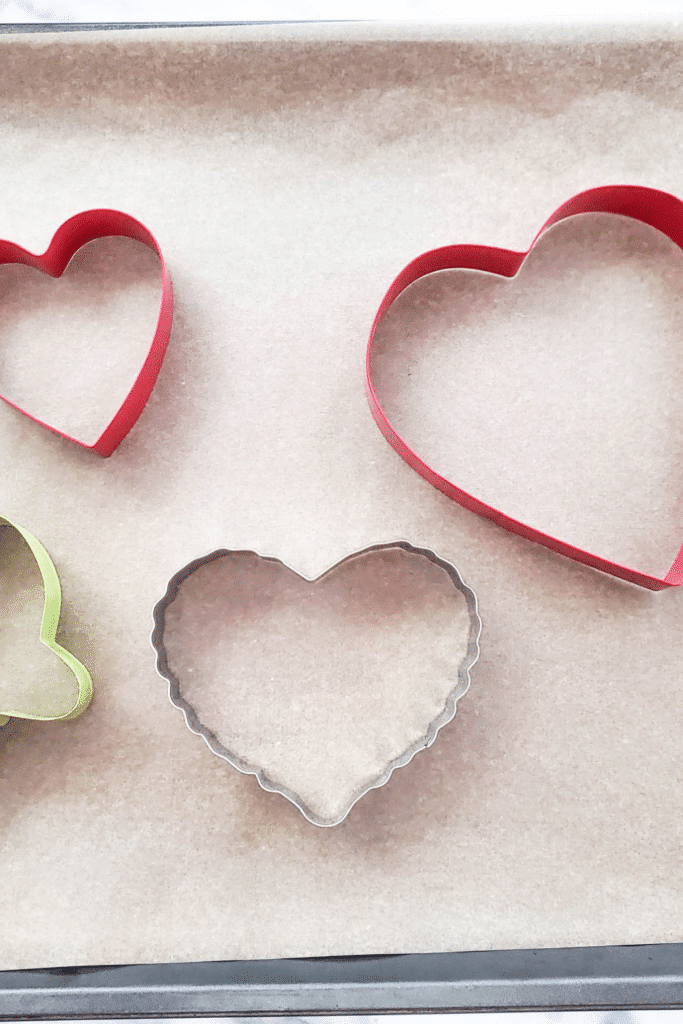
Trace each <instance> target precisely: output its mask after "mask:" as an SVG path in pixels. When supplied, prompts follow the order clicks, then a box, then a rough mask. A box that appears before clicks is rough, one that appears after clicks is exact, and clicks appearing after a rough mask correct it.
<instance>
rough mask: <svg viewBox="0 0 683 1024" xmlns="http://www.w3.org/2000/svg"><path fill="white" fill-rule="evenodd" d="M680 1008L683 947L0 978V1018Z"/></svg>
mask: <svg viewBox="0 0 683 1024" xmlns="http://www.w3.org/2000/svg"><path fill="white" fill-rule="evenodd" d="M681 1006H683V944H670V945H652V946H594V947H587V948H585V949H521V950H507V951H504V952H503V951H491V952H478V953H429V954H410V955H406V956H355V957H324V958H320V959H306V960H250V961H219V962H214V963H189V964H148V965H144V964H137V965H134V966H133V965H131V966H125V967H64V968H52V969H51V970H45V971H35V970H31V971H5V972H0V1020H11V1021H16V1020H28V1019H30V1020H57V1019H68V1020H79V1019H81V1020H82V1019H97V1018H100V1019H106V1018H125V1017H155V1018H163V1017H221V1016H227V1017H237V1016H244V1017H256V1016H265V1017H273V1016H287V1015H297V1016H299V1015H307V1016H309V1015H313V1014H325V1015H336V1014H343V1015H349V1014H381V1013H394V1014H395V1013H447V1012H453V1013H457V1012H473V1011H505V1010H509V1011H520V1010H601V1009H602V1010H604V1009H616V1008H620V1009H639V1010H644V1009H660V1010H661V1009H673V1008H676V1007H681Z"/></svg>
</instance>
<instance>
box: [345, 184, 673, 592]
mask: <svg viewBox="0 0 683 1024" xmlns="http://www.w3.org/2000/svg"><path fill="white" fill-rule="evenodd" d="M579 213H614V214H618V215H620V216H622V217H631V218H632V219H633V220H639V221H642V222H643V224H649V225H650V226H651V227H653V228H656V229H657V230H658V231H661V232H662V234H664V235H666V236H667V237H668V238H670V239H671V241H672V242H675V243H676V245H677V246H678V247H679V248H680V249H683V202H681V200H680V199H677V198H676V196H672V195H670V194H669V193H668V192H660V191H659V190H658V189H654V188H645V187H643V186H640V185H606V186H602V187H601V188H592V189H588V190H587V191H586V192H581V193H579V194H578V195H576V196H573V197H572V198H571V199H569V200H568V201H567V202H566V203H563V204H562V206H560V207H559V209H557V210H555V212H554V213H553V214H552V216H550V217H549V218H548V220H547V221H546V222H545V224H544V225H543V227H542V228H541V230H540V231H539V232H538V234H537V235H536V237H535V238H534V240H533V242H532V243H531V245H530V246H529V248H528V249H527V250H526V252H515V251H514V250H512V249H498V248H493V247H491V246H488V245H446V246H444V247H443V248H440V249H432V250H431V251H430V252H426V253H423V254H422V255H421V256H418V257H417V259H415V260H413V261H412V263H409V264H408V266H407V267H405V268H404V269H403V270H402V271H401V273H400V274H399V275H398V277H397V278H396V280H395V281H394V282H393V284H392V285H391V287H390V288H389V290H388V292H387V293H386V295H385V296H384V298H383V299H382V304H381V305H380V307H379V310H378V312H377V316H376V317H375V322H374V323H373V325H372V330H371V331H370V340H369V341H368V348H367V358H366V371H365V372H366V387H367V394H368V401H369V403H370V409H371V410H372V415H373V416H374V417H375V420H376V422H377V425H378V427H379V429H380V430H381V431H382V433H383V434H384V436H385V437H386V439H387V441H388V442H389V444H390V445H391V446H392V448H394V449H395V451H396V452H398V454H399V455H400V456H401V457H402V458H403V459H405V461H406V462H407V463H408V465H409V466H412V468H413V469H415V470H417V472H418V473H419V474H420V476H423V477H424V478H425V480H428V481H429V483H431V484H433V485H434V487H437V488H438V489H439V490H440V491H443V493H444V494H446V495H447V496H448V497H449V498H453V500H454V501H457V502H458V503H459V504H460V505H463V506H464V507H465V508H468V509H470V511H472V512H478V513H479V514H480V515H482V516H486V517H487V519H491V520H493V522H494V523H497V524H498V525H499V526H502V527H504V528H505V529H506V530H510V531H511V532H512V533H517V534H519V536H520V537H526V538H527V540H532V541H535V542H536V543H537V544H543V545H544V546H545V547H547V548H550V549H551V550H553V551H557V552H559V554H561V555H566V556H567V557H568V558H573V559H574V560H575V561H577V562H583V564H584V565H590V566H592V567H593V568H594V569H600V570H601V571H602V572H606V573H609V574H610V575H611V576H617V577H619V578H620V579H622V580H627V581H628V582H629V583H636V584H637V585H638V586H640V587H646V588H647V589H648V590H665V589H667V588H668V587H680V586H681V584H682V583H683V547H681V549H680V551H679V552H678V554H677V555H676V558H675V560H674V563H673V565H672V566H671V568H670V569H669V571H668V572H667V574H666V576H664V577H662V578H660V577H659V576H650V575H648V574H647V573H643V572H638V571H637V570H636V569H631V568H629V567H628V566H625V565H619V564H618V563H617V562H610V561H608V560H607V559H605V558H601V557H600V556H599V555H593V554H591V553H590V552H588V551H583V550H581V548H577V547H574V546H573V545H572V544H567V543H566V542H565V541H562V540H558V539H557V538H556V537H551V536H550V535H549V534H547V533H542V532H541V531H540V530H536V529H534V528H533V527H532V526H527V525H526V523H522V522H519V520H517V519H513V518H512V517H511V516H507V515H505V513H504V512H500V511H499V510H498V509H496V508H494V507H493V506H492V505H487V504H486V503H485V502H483V501H480V500H479V499H478V498H475V497H473V495H471V494H468V493H467V492H466V491H463V490H462V489H461V488H460V487H458V486H456V484H454V483H452V482H451V481H450V480H447V479H446V478H445V477H442V476H440V475H439V474H438V473H436V472H435V471H434V470H433V469H432V468H431V467H430V466H429V465H427V463H426V462H424V461H423V460H422V459H421V458H420V456H419V455H417V454H416V453H415V452H414V451H413V450H412V448H410V446H409V445H408V444H406V442H405V441H404V440H403V438H402V437H401V436H400V434H399V433H398V432H397V431H396V430H395V428H394V427H393V426H392V424H391V422H390V420H389V418H388V416H387V415H386V413H385V412H384V410H383V408H382V406H381V404H380V401H379V399H378V397H377V394H376V392H375V388H374V386H373V383H372V374H371V356H372V344H373V341H374V339H375V333H376V331H377V327H378V325H379V323H380V321H381V320H382V318H383V317H384V314H385V313H386V312H387V310H388V309H389V307H390V306H391V304H392V303H393V302H394V300H395V299H396V298H397V297H398V296H399V295H400V294H401V292H402V291H404V290H405V289H406V288H407V287H408V285H410V284H412V283H413V281H417V280H418V278H420V277H424V276H425V275H427V274H433V273H434V272H435V271H437V270H454V269H469V270H484V271H487V272H488V273H491V274H499V275H501V276H502V277H514V276H515V274H516V273H517V271H518V270H519V269H520V267H521V266H522V263H523V262H524V260H525V259H526V257H527V256H528V255H529V253H530V252H531V250H532V249H533V247H534V245H535V244H536V242H537V241H538V239H539V238H540V236H541V235H542V234H543V232H544V231H546V230H547V229H548V228H549V227H550V226H551V225H552V224H557V223H558V222H559V221H561V220H565V219H566V218H567V217H573V216H575V215H576V214H579Z"/></svg>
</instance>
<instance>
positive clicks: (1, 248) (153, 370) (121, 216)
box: [0, 210, 173, 459]
mask: <svg viewBox="0 0 683 1024" xmlns="http://www.w3.org/2000/svg"><path fill="white" fill-rule="evenodd" d="M111 235H119V236H124V237H126V238H133V239H135V240H136V241H138V242H142V243H143V244H144V245H146V246H147V247H148V248H150V249H151V250H152V251H153V252H154V253H156V255H157V257H158V259H159V265H160V267H161V301H160V305H159V316H158V318H157V325H156V329H155V332H154V337H153V338H152V343H151V345H150V347H149V350H148V352H147V355H146V356H145V360H144V362H143V364H142V367H141V369H140V371H139V372H138V375H137V377H136V378H135V381H134V383H133V386H132V387H131V389H130V391H129V392H128V394H127V395H126V397H125V398H124V399H123V402H122V403H121V405H120V406H119V408H118V411H117V412H116V413H115V414H114V416H113V418H112V419H111V421H110V422H109V423H108V424H107V426H106V427H105V428H104V430H103V431H102V433H101V434H100V436H99V438H98V439H97V441H95V443H94V444H92V445H89V444H86V443H85V442H84V441H80V440H79V439H78V438H77V437H71V436H70V435H69V434H66V433H64V431H62V430H58V429H57V428H56V427H53V426H51V425H50V424H49V423H45V422H44V421H43V420H39V419H38V418H37V417H36V416H32V415H31V413H30V412H27V411H26V409H22V408H21V406H19V405H17V404H16V403H15V402H11V401H10V400H9V399H8V398H5V397H4V396H3V395H0V398H2V399H3V401H5V402H6V403H7V404H8V405H11V406H12V408H13V409H16V410H17V411H18V412H20V413H22V414H23V415H24V416H27V417H28V418H29V419H30V420H33V421H34V423H38V424H39V425H40V426H41V427H45V428H46V429H47V430H51V431H52V432H53V433H54V434H59V435H60V436H61V437H65V438H66V439H67V440H68V441H73V442H74V443H75V444H77V445H80V446H81V448H86V449H88V450H89V451H94V452H97V454H98V455H101V456H102V458H105V459H106V458H107V457H108V456H109V455H111V454H112V452H113V451H114V450H115V449H116V448H117V447H118V445H119V444H120V443H121V441H122V440H123V438H124V437H125V436H126V434H127V433H128V431H129V430H130V429H131V427H132V426H133V425H134V424H135V423H136V421H137V420H138V418H139V416H140V414H141V412H142V410H143V409H144V407H145V404H146V402H147V399H148V398H149V396H150V394H151V393H152V388H153V387H154V385H155V383H156V379H157V377H158V375H159V371H160V369H161V364H162V362H163V360H164V355H165V353H166V347H167V345H168V339H169V336H170V333H171V321H172V319H173V289H172V286H171V278H170V275H169V273H168V270H167V269H166V264H165V263H164V257H163V255H162V253H161V249H160V247H159V243H158V242H157V240H156V239H155V237H154V235H153V234H152V233H151V232H150V231H148V229H147V228H146V227H145V226H144V224H141V223H140V221H138V220H135V218H133V217H131V216H129V215H128V214H127V213H121V211H120V210H86V211H84V212H83V213H77V214H76V215H75V216H74V217H70V218H69V220H66V221H64V223H63V224H62V225H61V227H59V228H57V231H56V232H55V234H54V237H53V239H52V241H51V242H50V244H49V246H48V247H47V250H46V251H45V252H44V253H43V254H42V255H40V256H38V255H36V254H35V253H31V252H28V251H27V250H26V249H22V248H21V246H19V245H16V244H15V243H14V242H7V241H0V264H4V263H21V264H24V266H27V267H33V268H34V269H35V270H40V271H42V272H43V273H44V274H49V276H50V277H61V276H62V274H63V273H64V271H65V270H66V268H67V265H68V263H69V261H70V260H71V258H72V257H73V256H74V255H75V254H76V253H77V252H78V250H79V249H81V248H82V247H83V246H84V245H86V244H87V243H88V242H92V241H94V240H95V239H97V238H106V237H109V236H111Z"/></svg>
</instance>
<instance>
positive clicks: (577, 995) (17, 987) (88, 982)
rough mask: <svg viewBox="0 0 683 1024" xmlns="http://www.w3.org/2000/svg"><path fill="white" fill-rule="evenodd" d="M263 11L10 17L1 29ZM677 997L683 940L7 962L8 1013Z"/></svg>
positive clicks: (536, 1005)
mask: <svg viewBox="0 0 683 1024" xmlns="http://www.w3.org/2000/svg"><path fill="white" fill-rule="evenodd" d="M321 20H322V19H321ZM256 23H257V22H227V21H226V22H154V23H152V22H143V23H132V22H126V23H108V24H104V23H102V24H100V23H83V24H74V23H67V24H58V23H33V24H4V25H0V32H45V31H49V32H55V31H61V32H67V31H69V32H73V31H81V32H82V31H89V30H97V31H102V30H105V29H125V28H172V27H182V26H185V25H187V26H189V25H236V24H256ZM259 23H262V22H259ZM286 23H291V22H284V21H283V22H275V24H286ZM269 24H274V23H273V22H269ZM677 1008H683V943H668V944H657V945H640V946H589V947H585V948H569V949H515V950H491V951H485V952H464V953H428V954H406V955H382V956H348V957H321V958H309V959H299V960H296V959H291V960H247V961H244V960H239V961H213V962H206V963H184V964H130V965H125V966H116V967H107V966H102V967H59V968H56V967H55V968H49V969H46V970H21V971H0V1020H8V1021H19V1020H60V1019H61V1020H92V1019H102V1020H106V1019H121V1018H126V1017H135V1018H139V1017H148V1018H164V1017H221V1016H225V1017H239V1016H243V1017H261V1016H265V1017H274V1016H294V1015H296V1016H301V1015H306V1016H311V1015H317V1014H319V1015H325V1016H328V1015H329V1016H332V1015H350V1014H359V1015H364V1014H383V1013H390V1014H396V1013H458V1012H459V1013H466V1012H470V1013H472V1012H477V1011H481V1012H491V1011H501V1012H504V1011H510V1012H512V1011H523V1010H527V1011H533V1010H541V1011H542V1010H552V1011H563V1010H610V1009H612V1010H613V1009H628V1010H648V1009H649V1010H654V1009H656V1010H666V1009H677Z"/></svg>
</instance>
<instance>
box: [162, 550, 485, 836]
mask: <svg viewBox="0 0 683 1024" xmlns="http://www.w3.org/2000/svg"><path fill="white" fill-rule="evenodd" d="M393 549H398V550H402V551H407V552H409V553H411V554H415V555H421V556H423V557H424V558H427V559H428V560H429V561H431V562H433V563H434V564H435V565H437V566H439V567H440V568H441V569H443V570H445V572H446V574H447V575H448V577H449V578H450V580H451V582H452V584H453V586H454V587H455V589H456V590H458V591H460V593H461V594H462V595H463V597H464V598H465V602H466V607H467V611H468V614H469V621H470V626H469V635H468V642H467V651H466V653H465V657H464V658H463V660H462V662H461V663H460V665H459V666H458V676H457V681H456V682H455V683H454V685H453V688H452V689H451V691H450V692H449V694H448V696H447V698H446V703H445V706H444V709H443V711H442V712H441V713H440V714H439V715H437V717H436V718H435V719H433V721H432V722H431V723H430V725H429V728H428V729H427V732H426V733H425V734H424V735H423V736H421V737H419V739H417V740H416V741H415V742H414V743H412V744H411V745H410V746H409V747H408V748H407V749H406V750H404V751H403V753H402V754H400V755H399V756H398V757H395V758H394V759H393V760H391V761H390V762H389V763H388V764H387V765H386V767H385V768H384V770H383V771H382V772H381V773H380V774H379V775H378V776H377V777H376V778H374V779H372V780H371V781H370V782H369V783H368V784H367V785H364V786H363V787H362V788H361V789H360V790H359V791H358V792H357V793H355V794H354V796H353V797H352V799H351V801H350V802H349V803H348V805H347V806H346V807H345V809H344V811H343V813H342V814H341V815H339V816H337V817H335V818H333V819H332V818H323V817H321V816H320V815H318V814H316V813H315V812H314V811H313V810H312V809H311V808H310V807H308V806H307V805H306V803H305V802H304V801H303V800H302V799H301V798H300V797H299V796H298V794H297V793H295V792H294V791H293V790H292V789H289V788H288V787H287V786H285V785H282V784H280V783H278V782H275V781H274V780H273V779H271V778H269V777H268V775H267V773H266V772H265V771H264V770H263V769H262V768H259V767H258V765H254V764H250V763H249V762H248V761H246V760H244V759H243V758H241V757H239V756H238V755H237V754H235V753H233V752H232V751H230V750H228V749H227V748H226V747H225V746H224V745H223V744H222V743H221V742H220V740H219V739H218V737H217V736H216V735H215V734H214V733H213V732H212V731H211V730H210V729H208V728H207V727H206V726H204V725H203V724H202V723H201V721H200V720H199V717H198V716H197V713H196V712H195V710H194V708H193V707H192V705H191V704H190V703H189V701H187V700H185V698H184V697H183V696H182V694H181V692H180V682H179V680H178V678H177V677H176V675H175V674H174V672H173V671H172V669H171V668H170V666H169V664H168V656H167V653H166V648H165V646H164V630H165V616H166V609H167V608H168V607H169V606H170V605H171V604H172V603H173V601H174V600H175V598H176V596H177V594H178V591H179V590H180V588H181V586H182V585H183V583H184V582H185V580H186V579H187V578H188V577H189V576H191V575H192V573H193V572H195V571H196V570H197V569H200V568H201V567H202V566H204V565H207V564H209V563H210V562H214V561H216V560H217V559H219V558H225V557H239V556H245V555H246V556H255V557H256V558H259V559H261V560H262V561H264V562H270V563H273V564H276V565H279V566H282V567H283V568H285V569H288V570H289V571H290V572H293V573H294V574H295V575H296V576H299V577H300V578H301V579H303V580H305V581H306V582H307V583H317V582H319V581H320V580H322V579H324V578H325V577H326V576H329V575H330V574H331V573H333V572H335V570H337V569H338V568H340V567H341V566H342V565H344V564H345V563H346V562H349V561H351V560H353V559H356V558H360V557H362V556H363V555H368V554H370V553H372V552H374V551H388V550H393ZM153 620H154V628H153V630H152V634H151V638H150V639H151V643H152V647H153V649H154V651H155V653H156V669H157V672H158V674H159V675H160V676H161V678H162V679H164V680H166V682H167V683H168V697H169V700H170V702H171V704H172V705H173V706H174V707H175V708H177V709H178V710H179V711H182V713H183V716H184V718H185V724H186V725H187V727H188V729H189V730H190V732H193V733H195V734H196V735H197V736H201V737H202V739H203V740H204V742H205V743H206V745H207V746H208V747H209V749H210V750H211V751H213V753H214V754H217V755H218V757H220V758H222V759H223V760H224V761H227V762H228V764H231V765H232V766H233V768H237V770H238V771H240V772H242V773H243V774H244V775H255V776H256V780H257V782H258V784H259V786H260V787H261V789H263V790H265V791H266V792H268V793H279V794H280V795H281V796H283V797H285V799H286V800H289V802H290V803H292V804H294V806H295V807H297V808H298V809H299V810H300V811H301V813H302V814H303V816H304V817H305V818H306V819H307V820H308V821H309V822H311V824H312V825H318V826H320V827H323V828H329V827H332V826H334V825H339V824H341V822H342V821H344V819H345V818H346V817H347V816H348V814H349V812H350V811H351V809H352V808H353V807H354V806H355V805H356V804H357V803H358V801H359V800H360V799H361V798H362V797H364V796H365V794H366V793H369V792H370V790H372V789H378V788H380V787H381V786H384V785H385V783H387V782H388V781H389V779H390V777H391V775H392V774H393V772H394V771H395V770H396V769H397V768H402V767H403V766H404V765H406V764H408V762H409V761H412V759H413V757H414V756H415V754H417V753H418V752H419V751H420V750H425V749H426V748H427V747H430V746H431V745H432V744H433V743H434V740H435V739H436V737H437V735H438V733H439V731H440V730H441V729H442V728H443V726H445V725H447V724H448V723H449V722H450V721H452V719H453V718H454V717H455V713H456V710H457V704H458V701H459V700H460V699H461V697H464V695H465V694H466V693H467V691H468V690H469V687H470V669H471V668H472V666H473V665H474V664H475V662H476V661H477V659H478V657H479V650H480V649H479V638H480V635H481V619H480V617H479V610H478V606H477V597H476V594H475V593H474V591H473V590H472V589H471V588H470V587H468V586H467V584H466V583H465V582H464V581H463V579H462V577H461V575H460V573H459V572H458V570H457V569H456V568H455V566H454V565H452V564H451V563H450V562H447V561H446V560H445V559H444V558H441V557H440V556H439V555H437V554H435V553H434V552H433V551H431V550H429V549H428V548H418V547H414V546H413V545H412V544H409V543H408V542H407V541H393V542H390V543H388V544H373V545H371V546H369V547H366V548H363V549H362V550H359V551H354V552H353V553H352V554H350V555H347V556H346V557H345V558H342V559H341V560H340V561H339V562H336V563H335V564H334V565H332V566H330V568H329V569H326V570H325V571H324V572H322V573H321V574H320V575H319V576H315V577H308V576H302V575H301V573H298V572H296V570H295V569H292V568H291V566H288V565H287V564H286V563H285V562H283V561H282V560H281V559H279V558H274V557H272V556H265V555H260V554H259V553H258V552H256V551H248V550H239V551H236V550H229V549H227V548H220V549H218V550H216V551H213V552H211V554H208V555H204V556H203V557H200V558H196V559H194V560H193V561H191V562H189V563H188V564H187V565H186V566H185V567H184V568H183V569H180V570H179V572H177V573H176V574H175V575H174V576H173V577H172V578H171V580H170V581H169V584H168V587H167V589H166V593H165V595H164V597H163V598H162V599H161V600H160V601H159V602H158V603H157V604H156V605H155V607H154V611H153Z"/></svg>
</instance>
